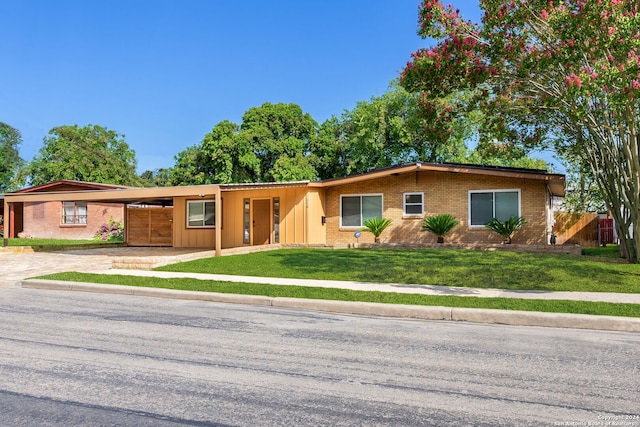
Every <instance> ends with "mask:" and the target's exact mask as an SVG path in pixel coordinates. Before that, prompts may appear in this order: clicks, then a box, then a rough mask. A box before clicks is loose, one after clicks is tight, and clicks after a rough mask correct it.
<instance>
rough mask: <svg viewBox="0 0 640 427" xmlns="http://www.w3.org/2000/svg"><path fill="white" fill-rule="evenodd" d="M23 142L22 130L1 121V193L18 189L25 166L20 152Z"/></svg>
mask: <svg viewBox="0 0 640 427" xmlns="http://www.w3.org/2000/svg"><path fill="white" fill-rule="evenodd" d="M21 143H22V135H21V134H20V131H18V130H17V129H15V128H13V127H11V126H9V125H8V124H6V123H3V122H0V193H5V192H7V191H12V190H16V189H18V188H19V187H20V186H21V184H22V182H21V181H20V174H19V172H20V170H21V169H22V168H23V167H24V165H25V163H24V160H22V158H21V157H20V154H19V153H18V147H19V146H20V144H21Z"/></svg>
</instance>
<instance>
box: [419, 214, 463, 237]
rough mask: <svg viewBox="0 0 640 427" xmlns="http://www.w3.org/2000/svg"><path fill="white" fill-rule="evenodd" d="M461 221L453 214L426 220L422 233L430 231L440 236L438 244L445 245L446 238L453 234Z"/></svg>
mask: <svg viewBox="0 0 640 427" xmlns="http://www.w3.org/2000/svg"><path fill="white" fill-rule="evenodd" d="M458 224H460V221H458V220H457V219H456V218H455V217H454V216H453V215H451V214H440V215H434V216H430V217H428V218H425V219H424V221H423V224H422V231H429V232H431V233H433V234H435V235H436V236H438V243H444V236H446V235H447V234H448V233H450V232H451V230H453V229H454V228H455V227H456V226H457V225H458Z"/></svg>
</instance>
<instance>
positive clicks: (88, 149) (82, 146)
mask: <svg viewBox="0 0 640 427" xmlns="http://www.w3.org/2000/svg"><path fill="white" fill-rule="evenodd" d="M136 164H137V162H136V155H135V151H133V150H132V149H131V148H130V147H129V145H128V144H127V143H126V142H125V140H124V135H121V134H119V133H117V132H115V131H112V130H109V129H107V128H104V127H102V126H98V125H87V126H83V127H79V126H78V125H73V126H58V127H55V128H53V129H51V130H50V131H49V134H48V135H47V136H46V137H45V138H44V140H43V146H42V147H41V148H40V150H39V152H38V154H37V155H36V156H35V157H34V159H33V160H32V161H31V163H29V165H28V166H27V168H26V172H27V175H28V177H29V182H30V184H31V185H40V184H45V183H47V182H51V181H57V180H62V179H69V180H77V181H90V182H100V183H105V184H117V185H139V184H140V183H141V179H140V177H139V176H138V175H137V174H136Z"/></svg>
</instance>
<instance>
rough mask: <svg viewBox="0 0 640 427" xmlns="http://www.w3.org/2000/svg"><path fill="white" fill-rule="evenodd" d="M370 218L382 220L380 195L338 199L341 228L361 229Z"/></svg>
mask: <svg viewBox="0 0 640 427" xmlns="http://www.w3.org/2000/svg"><path fill="white" fill-rule="evenodd" d="M370 218H382V194H370V195H369V194H367V195H352V196H341V197H340V226H341V227H362V224H363V223H364V222H365V221H366V220H368V219H370Z"/></svg>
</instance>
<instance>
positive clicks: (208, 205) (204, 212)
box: [187, 200, 216, 228]
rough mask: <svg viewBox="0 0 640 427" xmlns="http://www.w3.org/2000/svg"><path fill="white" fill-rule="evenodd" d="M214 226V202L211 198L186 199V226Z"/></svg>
mask: <svg viewBox="0 0 640 427" xmlns="http://www.w3.org/2000/svg"><path fill="white" fill-rule="evenodd" d="M215 226H216V202H215V201H213V200H189V201H187V227H189V228H205V227H209V228H210V227H215Z"/></svg>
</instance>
